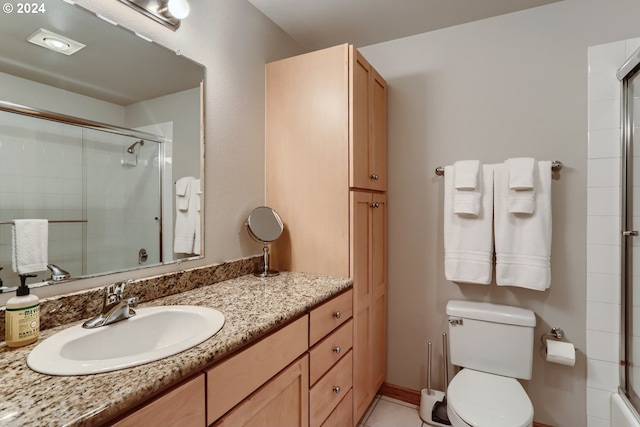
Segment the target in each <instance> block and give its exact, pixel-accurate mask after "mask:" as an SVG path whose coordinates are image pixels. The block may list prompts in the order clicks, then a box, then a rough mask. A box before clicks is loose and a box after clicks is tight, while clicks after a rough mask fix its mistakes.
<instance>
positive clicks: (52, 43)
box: [43, 37, 70, 50]
mask: <svg viewBox="0 0 640 427" xmlns="http://www.w3.org/2000/svg"><path fill="white" fill-rule="evenodd" d="M43 41H44V44H45V45H47V47H49V48H51V49H54V50H67V49H69V47H70V46H69V43H67V42H64V41H62V40H59V39H56V38H53V37H45V38H44V39H43Z"/></svg>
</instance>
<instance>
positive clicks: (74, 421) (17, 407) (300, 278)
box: [0, 273, 354, 426]
mask: <svg viewBox="0 0 640 427" xmlns="http://www.w3.org/2000/svg"><path fill="white" fill-rule="evenodd" d="M351 287H352V281H351V279H347V278H341V277H334V276H321V275H311V274H305V273H281V274H280V275H279V276H276V277H271V278H257V277H254V276H252V275H247V276H242V277H239V278H237V279H232V280H227V281H223V282H220V283H217V284H215V285H211V286H204V287H201V288H198V289H195V290H192V291H188V292H183V293H179V294H175V295H172V296H167V297H163V298H158V299H155V300H153V301H151V302H149V303H146V304H143V305H145V306H157V305H178V304H184V305H187V304H188V305H203V306H209V307H213V308H216V309H218V310H220V311H221V312H222V313H224V315H225V318H226V322H225V325H224V326H223V328H222V329H221V330H220V332H218V333H217V334H216V335H215V336H213V337H212V338H210V339H209V340H207V341H205V342H203V343H201V344H199V345H197V346H195V347H193V348H191V349H189V350H187V351H184V352H182V353H179V354H176V355H174V356H171V357H168V358H165V359H162V360H159V361H156V362H152V363H148V364H145V365H141V366H137V367H133V368H129V369H124V370H119V371H114V372H108V373H103V374H95V375H85V376H59V377H57V376H48V375H43V374H39V373H37V372H34V371H32V370H30V369H29V368H28V367H27V365H26V363H25V359H26V357H27V355H28V353H29V351H30V350H32V349H33V347H34V346H35V344H34V345H30V346H27V347H23V348H20V349H15V350H11V349H8V348H7V347H6V346H4V345H3V346H0V352H1V353H2V361H1V362H0V365H1V369H0V380H2V383H3V389H4V390H6V391H3V396H4V399H3V401H2V402H0V426H15V425H69V426H88V425H91V426H95V425H117V426H140V425H160V424H161V425H172V422H175V423H176V424H175V425H180V426H208V425H233V426H238V425H256V423H257V424H258V425H267V424H266V423H265V422H264V421H263V420H269V422H270V423H271V424H273V425H281V424H286V425H299V426H321V425H325V426H330V425H336V426H337V425H353V422H354V421H353V416H352V413H351V407H352V402H351V400H350V399H351V383H352V366H351V364H352V357H351V345H352V344H351V334H352V320H351V319H352V307H353V305H352V304H353V303H352V298H353V297H352V292H353V291H352V289H351ZM68 326H71V325H63V326H59V327H56V328H53V329H49V330H46V331H43V332H42V334H41V340H42V339H44V338H46V337H48V336H51V335H53V334H54V333H55V332H58V331H60V330H62V329H64V328H66V327H68ZM252 423H253V424H252Z"/></svg>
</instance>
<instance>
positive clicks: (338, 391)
mask: <svg viewBox="0 0 640 427" xmlns="http://www.w3.org/2000/svg"><path fill="white" fill-rule="evenodd" d="M333 392H334V393H335V394H338V393H340V386H339V385H334V386H333Z"/></svg>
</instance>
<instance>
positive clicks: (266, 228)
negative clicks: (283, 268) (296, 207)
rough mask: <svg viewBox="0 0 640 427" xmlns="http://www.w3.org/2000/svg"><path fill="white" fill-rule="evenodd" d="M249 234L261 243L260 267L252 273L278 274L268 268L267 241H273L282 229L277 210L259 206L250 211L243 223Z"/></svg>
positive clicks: (260, 274)
mask: <svg viewBox="0 0 640 427" xmlns="http://www.w3.org/2000/svg"><path fill="white" fill-rule="evenodd" d="M245 225H246V226H247V230H248V231H249V235H250V236H251V237H252V238H253V239H254V240H255V241H257V242H260V243H262V260H263V267H262V269H260V270H258V271H256V272H255V273H253V275H254V276H256V277H272V276H277V275H278V274H280V273H279V272H278V271H276V270H271V269H270V268H269V243H271V242H275V241H276V240H277V239H278V237H280V235H281V234H282V230H284V224H283V223H282V219H281V218H280V215H278V212H276V211H275V210H273V209H271V208H270V207H267V206H260V207H257V208H255V209H254V210H253V211H251V214H250V215H249V218H247V222H246V223H245Z"/></svg>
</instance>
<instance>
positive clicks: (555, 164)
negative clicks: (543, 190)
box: [436, 160, 563, 176]
mask: <svg viewBox="0 0 640 427" xmlns="http://www.w3.org/2000/svg"><path fill="white" fill-rule="evenodd" d="M562 166H563V165H562V162H561V161H559V160H554V161H553V162H551V170H552V171H553V172H558V171H559V170H560V169H562ZM436 175H438V176H444V166H438V167H437V168H436Z"/></svg>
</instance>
